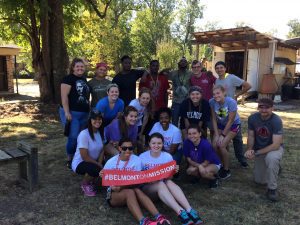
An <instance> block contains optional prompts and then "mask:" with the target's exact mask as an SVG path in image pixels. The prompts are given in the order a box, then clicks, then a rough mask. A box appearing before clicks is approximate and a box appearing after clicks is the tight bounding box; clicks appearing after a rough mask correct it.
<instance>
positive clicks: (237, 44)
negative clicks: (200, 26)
mask: <svg viewBox="0 0 300 225" xmlns="http://www.w3.org/2000/svg"><path fill="white" fill-rule="evenodd" d="M193 35H194V37H195V40H194V41H193V42H194V43H197V44H213V45H216V46H219V47H221V48H224V49H225V50H235V49H236V50H238V49H244V48H246V47H247V48H248V49H253V48H267V47H269V41H271V40H277V41H278V44H279V45H280V46H282V47H287V48H293V49H296V47H295V46H293V45H290V44H288V43H285V42H284V41H283V40H281V39H279V38H275V37H271V36H269V35H267V34H263V33H260V32H258V31H256V30H254V29H253V28H251V27H247V26H246V27H238V28H230V29H219V30H213V31H201V32H195V33H193Z"/></svg>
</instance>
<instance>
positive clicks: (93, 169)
mask: <svg viewBox="0 0 300 225" xmlns="http://www.w3.org/2000/svg"><path fill="white" fill-rule="evenodd" d="M101 128H102V115H101V113H100V112H99V111H97V110H92V111H91V112H90V115H89V119H88V127H87V129H85V130H83V131H81V132H80V133H79V135H78V138H77V149H76V152H75V155H74V158H73V161H72V170H73V171H74V172H75V173H78V174H81V175H84V178H83V181H82V183H81V189H82V191H83V193H84V195H85V196H95V195H96V191H95V188H94V181H95V180H96V178H98V176H99V172H100V170H101V169H102V161H103V152H104V151H103V143H102V138H101V134H100V133H102V132H101ZM102 131H103V130H102Z"/></svg>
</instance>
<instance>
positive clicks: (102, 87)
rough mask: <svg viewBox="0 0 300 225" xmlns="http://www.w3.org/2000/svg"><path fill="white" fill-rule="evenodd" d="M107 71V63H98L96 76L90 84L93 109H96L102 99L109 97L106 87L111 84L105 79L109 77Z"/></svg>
mask: <svg viewBox="0 0 300 225" xmlns="http://www.w3.org/2000/svg"><path fill="white" fill-rule="evenodd" d="M107 69H108V66H107V64H106V63H105V62H100V63H97V65H96V75H95V77H94V78H93V79H91V80H90V81H89V82H88V85H89V87H90V89H91V94H92V103H91V106H92V107H95V106H96V104H97V102H98V101H99V100H100V99H101V98H104V97H105V96H107V93H106V87H107V85H109V84H110V83H111V81H110V80H108V79H106V78H105V77H106V75H107Z"/></svg>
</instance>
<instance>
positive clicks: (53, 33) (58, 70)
mask: <svg viewBox="0 0 300 225" xmlns="http://www.w3.org/2000/svg"><path fill="white" fill-rule="evenodd" d="M48 4H49V7H50V13H49V15H50V21H49V28H50V36H49V40H50V47H51V68H52V71H51V72H52V76H51V80H50V84H51V87H52V91H53V93H54V96H53V97H54V102H55V103H60V101H61V97H60V83H61V80H62V78H63V77H64V76H65V75H66V74H67V69H68V65H69V58H68V53H67V47H66V43H65V39H64V22H63V5H62V1H60V0H48Z"/></svg>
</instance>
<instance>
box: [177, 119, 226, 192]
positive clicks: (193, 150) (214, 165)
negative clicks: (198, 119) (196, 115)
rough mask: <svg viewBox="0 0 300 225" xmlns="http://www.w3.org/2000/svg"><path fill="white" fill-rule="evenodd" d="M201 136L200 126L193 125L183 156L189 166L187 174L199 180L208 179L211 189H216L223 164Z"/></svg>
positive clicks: (189, 129)
mask: <svg viewBox="0 0 300 225" xmlns="http://www.w3.org/2000/svg"><path fill="white" fill-rule="evenodd" d="M201 136H202V132H201V129H200V127H199V126H198V125H196V124H191V125H190V126H189V127H188V129H187V137H188V138H187V139H186V140H185V141H184V142H183V154H184V156H185V157H186V159H187V162H188V165H189V166H188V169H187V170H186V173H187V174H188V175H190V176H195V177H197V178H199V177H203V178H205V179H208V180H210V183H209V186H210V188H216V187H218V179H217V174H218V171H219V169H220V168H221V162H220V159H219V157H218V156H217V154H216V153H215V151H214V149H213V147H212V146H211V144H210V143H209V141H208V140H206V139H205V138H202V137H201Z"/></svg>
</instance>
